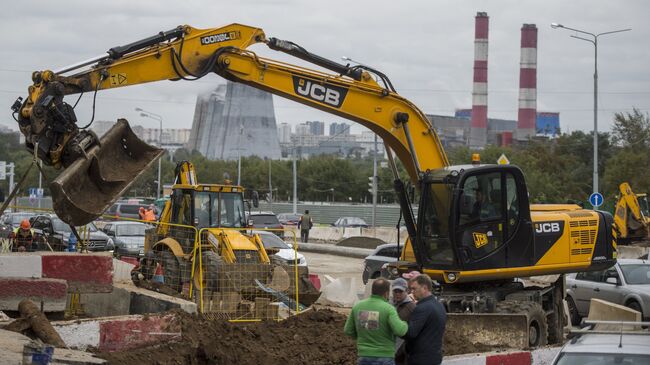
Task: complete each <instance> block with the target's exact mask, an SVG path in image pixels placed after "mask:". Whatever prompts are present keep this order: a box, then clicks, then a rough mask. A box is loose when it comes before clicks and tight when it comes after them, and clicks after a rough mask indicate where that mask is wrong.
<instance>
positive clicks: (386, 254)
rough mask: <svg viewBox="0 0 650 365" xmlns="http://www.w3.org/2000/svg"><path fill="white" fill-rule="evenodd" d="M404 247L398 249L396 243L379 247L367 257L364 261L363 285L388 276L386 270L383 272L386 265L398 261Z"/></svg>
mask: <svg viewBox="0 0 650 365" xmlns="http://www.w3.org/2000/svg"><path fill="white" fill-rule="evenodd" d="M403 246H404V245H400V246H399V249H398V247H397V244H396V243H386V244H383V245H379V246H377V248H376V249H375V251H374V252H373V253H372V254H370V256H366V258H365V259H364V261H363V275H362V279H363V283H364V284H367V283H368V280H370V279H377V278H378V277H380V276H384V275H386V276H387V274H388V273H387V272H386V270H382V269H383V267H384V265H385V264H388V263H391V262H395V261H397V260H398V259H399V256H400V254H401V249H402V247H403Z"/></svg>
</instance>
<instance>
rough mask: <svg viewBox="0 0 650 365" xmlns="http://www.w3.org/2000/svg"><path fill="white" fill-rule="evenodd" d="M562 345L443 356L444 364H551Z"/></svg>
mask: <svg viewBox="0 0 650 365" xmlns="http://www.w3.org/2000/svg"><path fill="white" fill-rule="evenodd" d="M560 349H561V347H546V348H541V349H537V350H533V351H512V352H499V353H496V352H491V353H484V354H483V353H482V354H465V355H454V356H448V357H445V358H443V360H442V364H443V365H466V364H467V365H470V364H471V365H474V364H476V365H481V364H485V365H551V364H552V362H553V360H554V359H555V356H556V355H557V354H558V353H559V352H560Z"/></svg>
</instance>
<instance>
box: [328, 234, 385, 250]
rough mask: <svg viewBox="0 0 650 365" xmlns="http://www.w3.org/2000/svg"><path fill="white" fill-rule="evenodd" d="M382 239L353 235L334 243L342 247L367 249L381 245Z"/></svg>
mask: <svg viewBox="0 0 650 365" xmlns="http://www.w3.org/2000/svg"><path fill="white" fill-rule="evenodd" d="M384 243H386V242H384V241H382V240H380V239H379V238H373V237H362V236H355V237H350V238H346V239H344V240H341V241H339V242H337V243H336V245H337V246H342V247H357V248H369V249H375V248H377V246H379V245H383V244H384Z"/></svg>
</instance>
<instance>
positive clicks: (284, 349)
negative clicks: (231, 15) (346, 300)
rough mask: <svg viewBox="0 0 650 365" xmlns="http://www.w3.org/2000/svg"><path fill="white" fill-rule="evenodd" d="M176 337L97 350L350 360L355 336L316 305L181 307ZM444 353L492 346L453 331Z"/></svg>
mask: <svg viewBox="0 0 650 365" xmlns="http://www.w3.org/2000/svg"><path fill="white" fill-rule="evenodd" d="M175 314H176V315H177V316H178V317H179V318H180V320H181V335H180V338H178V339H174V340H171V341H169V342H167V343H162V344H158V345H154V346H146V347H141V348H138V349H131V350H127V351H118V352H110V353H99V354H97V355H98V356H99V357H101V358H104V359H106V360H108V361H109V363H110V364H121V365H139V364H143V363H145V364H239V365H249V364H250V365H254V364H269V365H273V364H279V365H290V364H314V365H319V364H322V365H326V364H327V365H332V364H341V365H343V364H350V365H352V364H355V363H356V358H357V357H356V346H355V341H354V340H353V339H351V338H349V337H347V336H346V335H345V334H344V333H343V325H344V323H345V320H346V318H347V316H346V315H344V314H342V313H339V312H337V311H334V310H331V309H328V308H321V309H312V310H309V311H306V312H304V313H302V314H300V315H298V316H293V317H291V318H289V319H287V320H284V321H281V322H276V321H263V322H248V323H230V322H227V321H221V320H207V319H204V318H201V317H200V316H197V315H190V314H187V313H184V312H176V313H175ZM443 346H444V353H445V356H451V355H456V354H464V353H474V352H484V351H494V350H498V349H494V348H486V347H484V346H480V345H479V346H477V345H474V344H471V343H468V342H467V341H465V339H463V338H460V337H458V336H454V335H453V334H450V335H447V336H445V342H444V345H443Z"/></svg>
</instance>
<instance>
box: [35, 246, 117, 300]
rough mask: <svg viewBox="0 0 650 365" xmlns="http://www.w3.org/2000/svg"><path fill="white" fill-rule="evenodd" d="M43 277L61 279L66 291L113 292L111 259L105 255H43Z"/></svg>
mask: <svg viewBox="0 0 650 365" xmlns="http://www.w3.org/2000/svg"><path fill="white" fill-rule="evenodd" d="M42 262H43V277H44V278H55V279H63V280H66V281H67V282H68V291H69V292H71V293H73V292H79V293H110V292H112V291H113V258H112V257H110V256H105V255H92V254H68V255H65V254H62V255H43V256H42Z"/></svg>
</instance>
